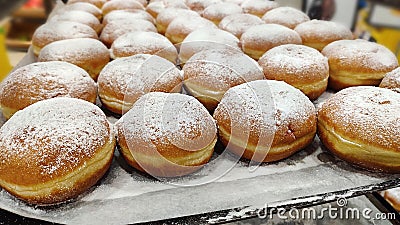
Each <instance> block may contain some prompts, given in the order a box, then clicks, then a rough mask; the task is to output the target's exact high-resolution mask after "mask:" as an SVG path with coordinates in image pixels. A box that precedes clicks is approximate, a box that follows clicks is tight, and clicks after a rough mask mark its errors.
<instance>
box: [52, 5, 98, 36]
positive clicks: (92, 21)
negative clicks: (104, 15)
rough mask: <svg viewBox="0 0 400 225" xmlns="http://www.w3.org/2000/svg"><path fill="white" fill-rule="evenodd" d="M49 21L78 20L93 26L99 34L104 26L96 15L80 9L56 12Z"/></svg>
mask: <svg viewBox="0 0 400 225" xmlns="http://www.w3.org/2000/svg"><path fill="white" fill-rule="evenodd" d="M48 21H49V22H55V23H57V22H59V21H72V22H78V23H81V24H85V25H87V26H89V27H91V28H92V29H93V30H94V31H96V33H97V34H99V33H100V32H101V29H102V28H103V26H102V25H101V23H100V21H99V20H98V19H97V18H96V17H95V16H93V15H92V14H90V13H88V12H84V11H78V10H71V11H65V12H62V13H59V14H56V15H54V16H53V17H51V18H49V20H48Z"/></svg>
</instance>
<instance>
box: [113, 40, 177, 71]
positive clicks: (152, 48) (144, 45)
mask: <svg viewBox="0 0 400 225" xmlns="http://www.w3.org/2000/svg"><path fill="white" fill-rule="evenodd" d="M136 54H150V55H158V56H160V57H162V58H164V59H167V60H169V61H171V62H172V63H174V64H175V63H176V59H177V58H178V52H177V50H176V48H175V46H174V45H173V44H172V43H171V42H170V41H169V40H168V39H167V38H166V37H164V36H162V35H161V34H158V33H154V32H132V33H127V34H125V35H122V36H121V37H119V38H118V39H117V40H115V41H114V43H113V44H112V46H111V57H112V58H113V59H116V58H120V57H126V56H131V55H136Z"/></svg>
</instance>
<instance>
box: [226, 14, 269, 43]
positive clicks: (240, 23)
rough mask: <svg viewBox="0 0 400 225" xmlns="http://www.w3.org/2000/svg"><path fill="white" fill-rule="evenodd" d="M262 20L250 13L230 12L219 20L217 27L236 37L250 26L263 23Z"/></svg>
mask: <svg viewBox="0 0 400 225" xmlns="http://www.w3.org/2000/svg"><path fill="white" fill-rule="evenodd" d="M263 23H264V22H263V21H262V20H261V19H260V18H259V17H257V16H255V15H251V14H241V13H239V14H232V15H229V16H226V17H225V18H223V19H222V20H221V22H220V23H219V25H218V27H219V28H221V29H222V30H226V31H228V32H229V33H232V34H233V35H235V36H236V37H237V38H240V36H242V34H243V33H244V32H245V31H246V30H247V29H249V28H250V27H251V26H255V25H259V24H263Z"/></svg>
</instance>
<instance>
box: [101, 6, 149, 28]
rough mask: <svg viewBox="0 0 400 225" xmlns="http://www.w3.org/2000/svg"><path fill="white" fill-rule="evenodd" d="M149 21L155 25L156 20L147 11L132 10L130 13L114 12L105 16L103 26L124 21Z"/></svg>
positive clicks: (124, 11)
mask: <svg viewBox="0 0 400 225" xmlns="http://www.w3.org/2000/svg"><path fill="white" fill-rule="evenodd" d="M135 19H139V20H147V21H149V22H151V23H153V24H154V23H155V20H154V18H153V17H152V16H151V15H150V14H148V13H147V12H146V11H143V10H139V9H132V10H129V11H126V10H114V11H111V12H110V13H108V14H107V15H106V16H104V19H103V22H102V24H103V26H106V25H107V24H108V23H110V22H112V21H124V20H135Z"/></svg>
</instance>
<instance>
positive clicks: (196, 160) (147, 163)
mask: <svg viewBox="0 0 400 225" xmlns="http://www.w3.org/2000/svg"><path fill="white" fill-rule="evenodd" d="M143 112H146V113H143ZM116 128H117V131H118V135H117V136H118V145H119V147H120V148H119V150H120V152H121V155H122V156H123V157H124V158H125V160H126V161H127V163H128V164H129V165H131V166H132V167H134V168H136V169H138V170H140V171H143V172H146V173H148V174H150V175H152V176H156V177H175V176H182V175H186V174H189V173H192V172H194V171H196V170H198V169H200V168H201V167H202V166H204V165H205V164H206V163H207V162H208V161H209V159H210V158H211V156H212V154H213V152H214V146H215V143H216V142H217V128H216V125H215V121H214V120H213V118H212V117H211V115H210V114H209V113H208V112H207V110H206V109H205V108H204V107H203V106H202V105H201V104H200V102H198V101H197V100H196V99H194V98H193V97H191V96H187V95H183V94H177V93H174V94H170V93H161V92H152V93H148V94H146V95H144V96H142V97H141V98H140V99H139V100H138V101H137V102H136V103H135V104H134V105H133V108H132V109H131V110H129V112H127V113H126V114H125V115H124V116H122V118H121V119H120V120H119V121H118V122H117V123H116Z"/></svg>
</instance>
